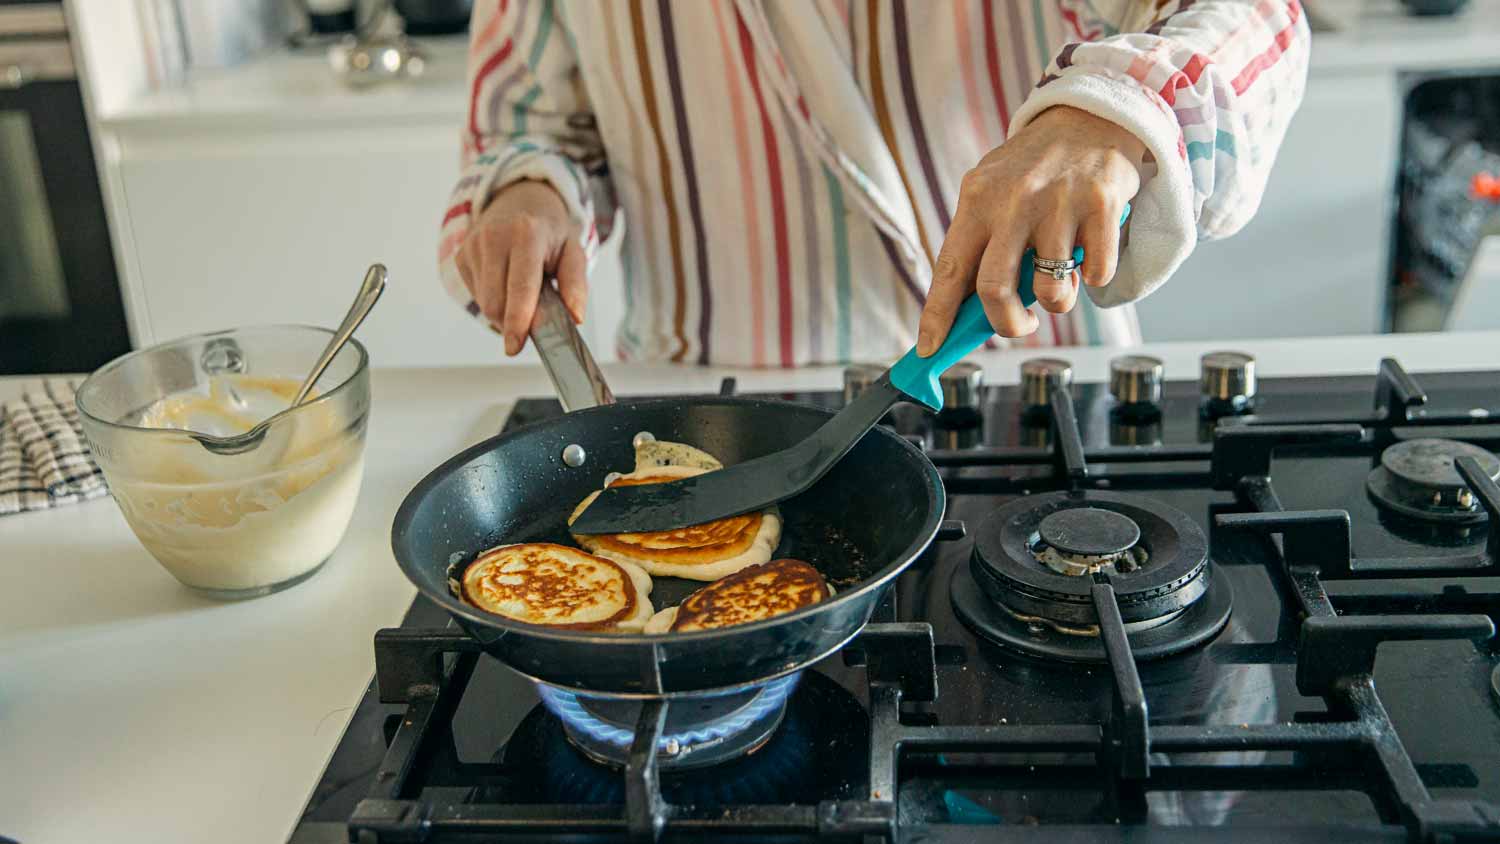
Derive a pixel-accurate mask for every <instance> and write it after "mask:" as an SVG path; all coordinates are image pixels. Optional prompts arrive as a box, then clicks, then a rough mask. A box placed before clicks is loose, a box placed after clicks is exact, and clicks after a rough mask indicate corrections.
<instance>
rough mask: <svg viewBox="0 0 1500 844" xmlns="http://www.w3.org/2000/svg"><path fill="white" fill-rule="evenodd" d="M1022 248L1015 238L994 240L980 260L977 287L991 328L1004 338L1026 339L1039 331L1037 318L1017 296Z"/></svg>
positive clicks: (976, 280)
mask: <svg viewBox="0 0 1500 844" xmlns="http://www.w3.org/2000/svg"><path fill="white" fill-rule="evenodd" d="M1020 264H1021V247H1020V244H1019V242H1018V239H1016V238H1009V237H1007V238H1003V239H1002V238H994V239H992V240H990V242H989V245H988V246H986V247H985V249H984V257H983V258H981V259H980V260H979V271H978V273H977V274H976V276H975V281H974V287H975V291H976V292H977V293H978V294H979V299H980V301H982V302H983V303H984V315H985V317H986V318H988V319H989V321H990V327H992V328H994V329H995V333H997V334H999V335H1000V336H1002V337H1025V336H1026V335H1027V334H1030V333H1031V332H1033V331H1035V330H1036V327H1037V319H1036V315H1035V314H1033V313H1031V312H1030V311H1028V310H1027V309H1025V308H1023V307H1022V306H1021V297H1020V296H1019V295H1018V294H1017V293H1016V272H1017V269H1018V268H1019V267H1020Z"/></svg>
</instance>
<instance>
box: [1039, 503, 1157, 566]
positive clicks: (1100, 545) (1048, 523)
mask: <svg viewBox="0 0 1500 844" xmlns="http://www.w3.org/2000/svg"><path fill="white" fill-rule="evenodd" d="M1037 535H1038V536H1040V537H1041V540H1042V541H1043V542H1045V543H1046V544H1048V545H1050V546H1052V547H1053V548H1056V549H1057V550H1059V551H1061V552H1063V553H1064V554H1077V555H1079V556H1085V557H1105V556H1109V555H1113V554H1121V553H1124V552H1125V551H1128V550H1130V549H1131V548H1132V547H1134V546H1135V544H1136V543H1137V542H1139V541H1140V540H1141V529H1140V527H1138V526H1137V525H1136V523H1135V522H1133V521H1131V520H1130V517H1129V516H1126V515H1124V514H1123V513H1116V512H1115V511H1113V510H1105V509H1102V508H1099V507H1075V508H1072V509H1068V510H1058V511H1057V512H1055V513H1052V514H1051V515H1049V516H1046V517H1045V518H1043V519H1042V521H1041V523H1040V524H1039V525H1037Z"/></svg>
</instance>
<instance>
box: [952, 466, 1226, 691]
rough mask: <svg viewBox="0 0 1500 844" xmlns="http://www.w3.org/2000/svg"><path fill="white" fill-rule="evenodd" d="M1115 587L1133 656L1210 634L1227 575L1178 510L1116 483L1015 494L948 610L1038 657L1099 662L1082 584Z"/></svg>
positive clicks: (1220, 621) (1174, 648)
mask: <svg viewBox="0 0 1500 844" xmlns="http://www.w3.org/2000/svg"><path fill="white" fill-rule="evenodd" d="M1098 578H1103V579H1107V580H1108V581H1109V583H1110V585H1111V586H1112V587H1113V588H1114V590H1115V597H1116V600H1117V601H1118V603H1119V605H1120V616H1121V619H1122V620H1123V621H1124V622H1125V630H1126V633H1127V634H1128V635H1129V637H1130V643H1131V649H1132V651H1133V652H1134V653H1135V656H1136V658H1138V659H1153V658H1157V657H1162V656H1167V655H1169V654H1173V653H1177V652H1179V651H1182V650H1184V649H1186V648H1190V647H1192V646H1194V645H1197V644H1200V643H1202V642H1205V641H1207V640H1208V639H1209V638H1211V637H1212V636H1213V635H1214V634H1216V633H1218V631H1219V630H1220V629H1221V628H1222V627H1223V626H1224V623H1225V621H1227V620H1228V618H1229V606H1230V589H1229V583H1228V581H1227V580H1226V579H1225V578H1224V577H1223V576H1222V575H1221V574H1219V573H1218V572H1217V571H1215V570H1214V569H1213V568H1212V567H1211V566H1209V564H1208V539H1207V537H1205V536H1204V535H1203V531H1202V530H1200V529H1199V528H1198V526H1197V525H1196V524H1194V523H1193V521H1192V520H1191V519H1190V518H1189V517H1188V516H1187V515H1186V514H1185V513H1182V512H1180V511H1178V510H1176V509H1173V508H1171V507H1168V506H1167V505H1165V504H1162V503H1160V502H1158V501H1153V500H1152V499H1150V498H1145V497H1141V496H1130V495H1122V494H1120V493H1114V492H1101V491H1094V490H1090V491H1085V492H1056V493H1047V494H1045V495H1033V496H1028V497H1026V498H1021V499H1017V500H1016V501H1013V502H1011V503H1009V504H1006V505H1005V506H1003V507H1001V508H1000V509H999V510H996V511H995V512H994V514H993V515H991V516H990V518H989V519H987V520H986V521H985V522H984V523H983V524H981V525H980V527H979V533H978V537H977V538H976V540H975V542H974V553H973V555H972V556H971V558H970V561H969V565H968V567H967V570H966V569H965V567H962V566H961V567H959V568H958V569H957V570H955V572H954V576H953V580H952V584H951V588H952V597H953V604H954V608H955V609H957V611H958V614H959V615H960V616H961V617H962V618H963V620H964V621H965V622H966V623H967V624H968V625H969V626H970V627H973V628H974V629H975V630H976V631H977V632H978V633H980V634H981V635H983V636H985V637H986V638H988V639H990V640H992V641H994V642H996V643H998V644H1001V645H1005V646H1007V647H1010V648H1014V649H1016V650H1020V651H1022V652H1024V653H1029V654H1032V655H1036V656H1043V657H1048V658H1052V659H1063V660H1068V661H1073V662H1103V661H1104V660H1105V655H1104V646H1103V644H1102V643H1101V642H1100V640H1099V626H1098V618H1097V616H1096V615H1095V612H1094V605H1093V600H1092V598H1091V596H1090V590H1091V588H1092V586H1093V585H1094V583H1095V581H1096V579H1098Z"/></svg>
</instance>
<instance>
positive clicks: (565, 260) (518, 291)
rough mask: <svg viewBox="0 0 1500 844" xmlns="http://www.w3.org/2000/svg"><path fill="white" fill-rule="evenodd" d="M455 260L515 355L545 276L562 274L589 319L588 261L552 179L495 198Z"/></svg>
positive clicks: (566, 294)
mask: <svg viewBox="0 0 1500 844" xmlns="http://www.w3.org/2000/svg"><path fill="white" fill-rule="evenodd" d="M454 260H455V261H456V262H457V264H458V271H459V274H460V275H462V276H463V280H464V286H466V287H468V288H469V295H470V296H472V297H474V302H475V304H477V305H479V310H480V312H481V313H483V314H484V316H485V318H486V319H488V320H489V321H490V325H491V326H492V327H494V328H495V330H497V331H499V332H500V334H501V335H502V336H504V337H505V353H506V354H507V355H515V354H518V353H519V352H520V351H521V349H522V347H524V346H525V345H526V336H527V334H529V333H530V331H531V321H532V318H533V317H535V316H536V302H537V297H538V296H539V295H540V294H541V290H542V282H543V279H545V278H552V277H556V279H557V292H558V293H559V294H561V296H562V300H563V304H564V305H566V306H567V308H568V313H570V314H572V316H573V321H574V322H579V323H581V322H583V306H584V303H585V302H587V301H588V278H587V274H586V270H587V267H588V261H587V259H586V257H585V256H584V254H583V247H582V246H580V245H579V243H578V232H577V231H576V230H575V227H574V225H573V222H572V220H571V219H569V217H568V208H567V206H566V205H564V204H563V200H562V197H561V196H558V194H557V191H555V190H553V189H552V186H551V185H548V184H547V183H545V182H534V181H522V182H515V183H514V184H511V185H507V186H506V187H504V188H502V189H501V190H500V191H499V192H498V193H496V194H494V195H493V196H491V197H490V201H489V203H488V204H486V205H485V206H484V210H483V211H481V212H479V219H478V220H476V221H475V223H474V225H473V227H472V228H470V229H469V233H468V235H467V236H466V237H464V242H463V245H461V246H460V247H459V249H458V254H457V256H456V257H455V258H454Z"/></svg>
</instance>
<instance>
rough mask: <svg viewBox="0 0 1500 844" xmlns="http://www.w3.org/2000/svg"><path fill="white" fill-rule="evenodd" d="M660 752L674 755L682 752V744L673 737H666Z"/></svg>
mask: <svg viewBox="0 0 1500 844" xmlns="http://www.w3.org/2000/svg"><path fill="white" fill-rule="evenodd" d="M662 752H664V753H666V754H667V755H668V756H676V755H677V754H679V753H681V752H682V744H681V743H680V742H678V741H677V739H675V738H669V739H667V743H666V744H665V745H663V746H662Z"/></svg>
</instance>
